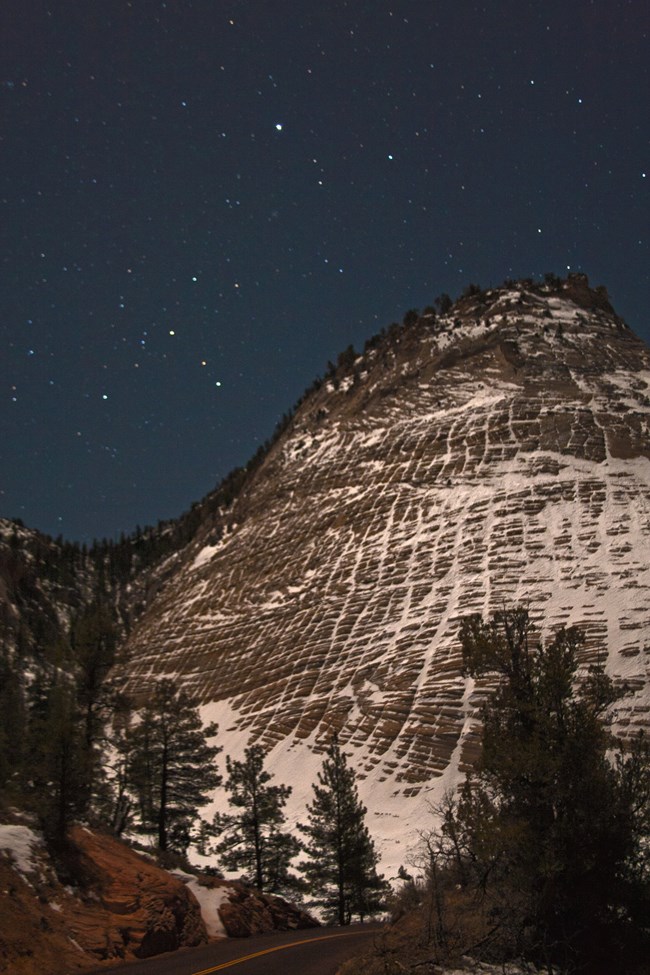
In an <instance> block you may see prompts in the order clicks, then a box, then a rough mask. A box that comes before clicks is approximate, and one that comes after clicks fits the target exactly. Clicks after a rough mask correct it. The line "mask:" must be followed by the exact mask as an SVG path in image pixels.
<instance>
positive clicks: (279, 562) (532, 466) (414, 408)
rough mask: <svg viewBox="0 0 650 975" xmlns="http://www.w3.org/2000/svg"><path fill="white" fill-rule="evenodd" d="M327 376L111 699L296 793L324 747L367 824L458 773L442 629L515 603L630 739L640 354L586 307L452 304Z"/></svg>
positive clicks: (643, 698) (461, 700)
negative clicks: (169, 680) (143, 702)
mask: <svg viewBox="0 0 650 975" xmlns="http://www.w3.org/2000/svg"><path fill="white" fill-rule="evenodd" d="M349 358H350V361H349V362H347V361H346V362H345V363H342V364H341V365H340V367H339V368H338V370H333V371H332V372H331V374H330V375H329V376H328V377H327V378H326V380H325V381H324V382H323V383H322V384H321V385H320V386H319V387H318V388H316V389H314V390H313V391H312V392H311V393H310V394H309V395H308V396H307V397H306V398H305V399H304V400H303V402H302V403H301V405H300V407H299V408H298V409H297V411H296V412H295V414H294V415H293V417H292V419H291V422H290V423H289V425H288V427H287V429H286V430H285V431H284V433H283V434H282V435H281V436H280V437H279V438H278V439H277V440H276V441H275V442H274V444H273V446H272V447H271V449H270V450H269V452H268V453H267V454H266V456H265V457H264V459H263V461H262V462H261V464H259V466H257V468H256V470H255V472H254V473H253V474H252V475H251V476H250V477H249V478H248V479H247V481H246V482H245V485H244V488H243V490H242V491H241V492H240V493H239V495H238V497H237V498H236V500H235V502H234V504H233V505H232V507H231V508H230V509H228V510H225V511H223V512H222V513H221V514H220V515H218V516H215V517H213V518H212V520H211V522H210V523H204V524H203V526H202V528H201V529H200V530H199V533H198V534H197V535H196V537H195V538H194V540H193V541H192V542H191V543H190V544H189V545H188V546H187V547H186V549H185V550H184V551H183V553H182V558H181V559H179V561H178V565H177V567H176V569H175V571H174V573H173V574H172V575H171V577H170V578H169V579H168V581H167V582H166V584H165V585H164V587H163V588H162V589H161V591H160V592H159V594H158V595H157V597H156V598H155V599H154V600H153V602H152V603H151V605H150V606H149V608H148V610H147V611H146V612H145V613H144V614H143V616H142V617H141V618H140V620H139V622H138V623H137V624H136V626H135V627H134V629H133V631H132V633H131V635H130V638H129V640H128V654H129V661H130V662H129V664H128V677H129V687H130V690H131V691H132V692H134V693H135V694H136V695H140V696H141V697H142V696H144V695H146V694H147V692H148V689H149V687H150V683H151V681H152V680H153V679H154V678H155V677H158V676H163V675H174V676H175V677H176V678H177V680H178V681H179V683H181V684H182V685H183V686H184V687H185V688H186V689H187V690H189V691H191V692H192V693H194V694H195V695H197V697H198V698H199V700H200V701H201V702H202V704H204V705H205V706H206V714H207V713H208V712H209V714H210V717H212V718H216V719H217V720H219V719H220V721H221V726H222V731H223V733H224V734H225V736H226V749H227V750H228V747H229V746H228V741H230V742H231V744H232V747H233V749H234V748H236V747H239V748H243V745H244V744H246V743H247V742H249V741H251V740H255V741H256V742H260V743H262V744H263V745H265V746H267V747H268V748H269V749H271V750H272V755H271V758H272V760H273V761H275V762H276V765H277V767H278V768H280V767H283V768H285V767H287V766H286V764H285V765H283V764H282V763H283V762H285V761H286V760H287V759H286V756H287V755H291V754H292V755H293V756H294V757H293V759H292V761H293V762H294V771H295V774H296V776H299V775H300V772H299V768H300V763H301V762H305V763H306V764H305V768H307V766H308V765H309V761H308V756H309V755H312V754H313V753H314V752H318V751H319V750H320V749H321V748H322V746H323V744H324V743H325V742H326V741H327V739H328V738H329V736H330V735H331V733H332V731H334V730H336V731H337V732H338V733H339V736H340V740H341V742H342V744H343V745H344V747H345V748H346V750H348V751H351V752H352V753H354V755H355V756H356V764H357V768H358V769H359V772H360V774H361V775H362V776H363V777H364V786H363V788H362V796H363V798H364V801H365V802H366V803H367V805H368V807H369V809H370V810H371V812H373V811H374V812H375V813H376V815H377V816H379V815H380V813H379V811H378V810H379V807H380V806H381V807H382V808H383V809H384V810H385V809H386V808H387V802H388V799H389V798H390V797H393V798H399V799H400V801H401V800H404V799H409V798H413V799H415V798H418V797H419V800H423V799H424V798H426V797H427V796H432V795H433V796H435V795H436V794H437V790H438V789H439V788H442V785H444V784H450V783H452V782H453V781H455V776H457V774H458V772H459V770H461V771H462V769H463V768H464V767H466V765H467V763H468V762H470V761H471V759H472V755H473V747H474V746H473V743H474V741H475V735H474V733H473V729H475V721H476V705H477V702H478V701H479V700H480V688H477V687H476V686H475V685H474V684H473V682H472V681H471V680H470V679H468V678H465V677H463V676H462V674H461V667H460V646H459V641H458V623H459V619H460V618H461V617H462V616H463V615H465V614H468V613H475V612H477V613H481V614H488V613H490V612H493V611H494V610H497V609H500V608H502V607H503V606H511V605H513V604H525V605H527V606H528V607H529V609H530V612H531V615H532V617H533V619H534V620H535V622H536V624H537V626H538V627H539V629H540V631H541V632H542V633H543V634H549V633H551V632H553V631H554V630H555V629H556V628H557V627H559V626H561V625H568V624H577V625H579V626H581V627H583V628H584V630H585V632H586V637H587V640H586V647H585V653H584V660H583V663H584V664H585V665H587V664H588V663H590V662H592V661H594V660H596V659H600V660H603V661H606V665H607V669H608V671H609V673H610V674H611V675H612V676H613V677H614V678H615V679H616V680H617V681H619V682H621V683H625V686H626V695H625V697H624V698H623V699H622V701H621V702H620V703H619V705H618V713H617V722H618V727H619V729H622V730H623V731H625V730H626V729H633V728H637V727H641V726H644V725H647V724H648V707H649V698H648V668H649V657H650V653H649V646H648V645H649V644H650V350H648V348H647V347H646V346H645V345H644V344H643V343H642V342H641V341H640V340H639V339H638V338H637V337H635V335H634V334H633V333H632V332H631V331H630V330H629V329H628V328H627V326H626V325H625V324H624V323H623V322H622V321H621V320H620V319H619V318H618V317H617V316H616V314H615V313H614V312H613V310H612V308H611V306H610V305H609V301H608V299H607V295H606V293H605V292H604V289H595V290H592V289H590V288H589V286H588V282H587V280H586V278H584V277H583V276H573V277H571V278H569V279H568V281H565V282H558V281H555V282H554V283H552V284H545V285H533V284H531V283H530V282H518V283H515V284H512V285H511V286H508V287H504V288H500V289H495V290H491V291H487V292H480V293H469V294H468V295H467V296H466V297H464V298H462V299H460V300H459V301H458V302H457V303H456V304H455V305H454V306H453V308H452V309H451V311H450V313H449V314H448V315H447V316H446V317H439V316H436V315H435V314H434V313H433V312H431V313H425V314H423V315H421V316H419V318H418V320H417V321H416V322H413V323H410V324H409V325H408V326H407V325H404V326H400V327H393V328H392V329H391V330H389V332H388V334H386V335H384V336H383V337H381V338H379V339H378V340H377V341H376V342H372V343H369V347H368V348H367V351H366V352H365V353H364V354H363V355H360V356H357V357H349ZM228 736H230V737H228ZM283 756H284V757H283ZM312 768H313V764H312V765H309V769H310V771H311V769H312ZM364 790H365V791H364ZM400 808H401V809H404V808H405V807H404V806H401V807H400ZM400 815H401V813H400ZM416 818H417V817H416ZM414 821H415V820H414ZM391 828H394V827H391ZM373 829H376V826H374V827H373ZM380 832H381V829H380ZM388 832H390V830H388Z"/></svg>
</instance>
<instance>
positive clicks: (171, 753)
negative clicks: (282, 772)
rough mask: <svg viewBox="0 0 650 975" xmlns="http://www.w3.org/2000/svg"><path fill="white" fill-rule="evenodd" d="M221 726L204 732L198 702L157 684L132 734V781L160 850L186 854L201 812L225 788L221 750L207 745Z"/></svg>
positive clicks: (142, 818)
mask: <svg viewBox="0 0 650 975" xmlns="http://www.w3.org/2000/svg"><path fill="white" fill-rule="evenodd" d="M216 734H217V726H216V725H215V724H210V725H208V726H207V727H206V728H203V726H202V724H201V718H200V716H199V712H198V708H197V706H196V703H195V701H194V700H193V699H192V698H191V697H190V696H189V695H188V694H187V693H185V692H184V691H176V689H175V687H174V683H173V681H171V680H169V679H164V680H161V681H159V683H158V684H157V685H156V689H155V691H154V693H153V697H152V700H151V702H150V703H149V704H147V705H146V707H145V708H144V709H143V711H142V713H141V720H140V722H139V724H137V725H136V726H135V727H134V728H133V729H132V732H131V742H130V747H131V752H130V773H129V774H130V780H131V783H132V785H133V787H134V789H135V792H136V794H137V797H138V804H139V810H140V824H141V828H142V830H143V831H146V832H149V831H152V832H155V833H156V835H157V842H158V847H159V848H160V849H161V850H167V849H173V850H179V851H182V850H185V849H186V848H187V846H188V844H189V842H190V838H191V836H190V833H191V827H192V824H193V822H194V820H195V819H196V818H197V817H198V810H199V808H200V807H201V806H202V805H205V803H206V802H207V801H208V798H209V793H210V790H212V789H214V788H216V787H217V786H218V785H219V784H220V783H221V776H220V775H219V774H218V772H217V770H216V768H215V767H214V765H213V762H214V759H215V757H216V755H218V753H219V752H220V751H221V748H220V747H217V746H214V745H208V742H207V739H209V738H213V737H214V736H215V735H216Z"/></svg>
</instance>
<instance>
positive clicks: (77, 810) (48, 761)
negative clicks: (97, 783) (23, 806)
mask: <svg viewBox="0 0 650 975" xmlns="http://www.w3.org/2000/svg"><path fill="white" fill-rule="evenodd" d="M30 739H31V742H30V745H31V747H30V762H31V765H32V768H31V793H32V794H31V802H32V804H33V805H34V808H35V809H36V811H37V813H38V816H39V819H40V821H41V825H42V827H43V831H44V832H45V835H46V836H47V837H48V839H50V840H51V841H52V842H54V843H55V844H60V843H62V842H63V841H64V840H65V835H66V831H67V829H68V826H69V825H70V824H71V823H72V822H73V821H74V820H75V819H76V818H78V817H79V816H80V815H81V813H82V812H83V808H84V804H85V803H84V800H85V788H84V785H85V771H86V766H85V761H84V750H83V741H82V736H81V734H80V725H79V721H78V710H77V702H76V700H75V692H74V686H73V685H72V683H71V682H69V681H67V680H66V679H65V677H63V676H61V675H57V677H56V678H55V680H54V682H53V684H52V685H50V687H49V688H48V690H47V694H46V697H45V699H44V702H43V711H42V713H38V712H37V713H36V715H35V716H34V719H33V720H32V723H31V727H30Z"/></svg>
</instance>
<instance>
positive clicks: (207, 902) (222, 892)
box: [187, 877, 232, 938]
mask: <svg viewBox="0 0 650 975" xmlns="http://www.w3.org/2000/svg"><path fill="white" fill-rule="evenodd" d="M187 886H188V887H189V889H190V890H191V891H192V893H193V894H194V896H195V897H196V899H197V901H198V902H199V907H200V908H201V916H202V918H203V921H204V923H205V928H206V931H207V932H208V936H209V937H210V938H227V937H228V935H227V934H226V929H225V928H224V926H223V921H222V920H221V915H220V914H219V908H220V907H221V905H222V904H223V903H224V902H225V901H228V900H229V899H230V894H231V892H232V887H203V886H202V884H200V883H199V881H198V880H197V879H196V877H194V878H193V879H192V880H190V881H189V883H188V885H187Z"/></svg>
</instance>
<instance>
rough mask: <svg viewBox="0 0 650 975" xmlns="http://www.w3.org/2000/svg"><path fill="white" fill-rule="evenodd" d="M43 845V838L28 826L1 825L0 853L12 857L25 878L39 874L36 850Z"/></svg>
mask: <svg viewBox="0 0 650 975" xmlns="http://www.w3.org/2000/svg"><path fill="white" fill-rule="evenodd" d="M42 845H43V840H42V838H41V837H40V836H39V835H38V833H35V832H34V830H32V829H30V828H29V827H28V826H8V825H0V851H3V852H5V853H8V854H9V855H10V856H11V858H12V859H13V861H14V863H15V865H16V869H17V870H18V872H19V873H20V874H22V875H23V876H25V875H26V874H34V873H37V872H38V865H37V862H36V859H35V854H34V850H35V847H38V846H42Z"/></svg>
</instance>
